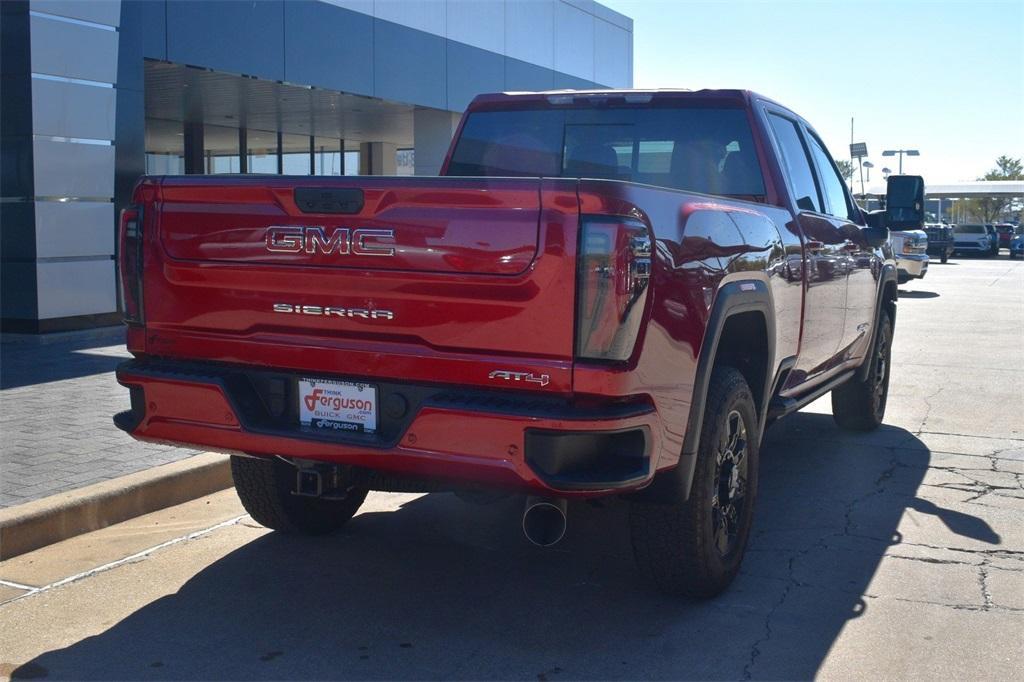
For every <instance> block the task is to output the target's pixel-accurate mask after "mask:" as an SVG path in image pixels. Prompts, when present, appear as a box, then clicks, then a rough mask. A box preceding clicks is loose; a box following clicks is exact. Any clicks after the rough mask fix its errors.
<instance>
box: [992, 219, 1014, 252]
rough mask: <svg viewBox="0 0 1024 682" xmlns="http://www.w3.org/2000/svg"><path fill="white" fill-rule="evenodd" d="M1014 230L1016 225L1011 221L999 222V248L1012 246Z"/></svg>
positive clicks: (997, 229)
mask: <svg viewBox="0 0 1024 682" xmlns="http://www.w3.org/2000/svg"><path fill="white" fill-rule="evenodd" d="M1013 232H1014V226H1013V225H1011V224H1010V223H998V224H997V225H996V234H998V235H999V248H1001V249H1008V248H1010V242H1011V241H1012V240H1013Z"/></svg>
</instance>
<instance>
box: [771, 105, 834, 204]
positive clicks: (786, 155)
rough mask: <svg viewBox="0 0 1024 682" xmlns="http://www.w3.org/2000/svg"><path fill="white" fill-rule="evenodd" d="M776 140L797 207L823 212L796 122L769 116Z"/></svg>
mask: <svg viewBox="0 0 1024 682" xmlns="http://www.w3.org/2000/svg"><path fill="white" fill-rule="evenodd" d="M768 120H769V121H771V125H772V130H773V131H775V140H776V141H777V142H778V143H779V148H780V151H781V152H782V162H783V164H785V167H786V177H787V179H788V180H789V189H790V191H791V192H792V193H793V197H794V198H795V199H796V202H797V206H799V207H800V208H802V209H805V210H811V211H818V212H819V213H820V212H821V202H820V200H819V199H818V189H817V186H816V185H815V184H814V174H813V173H811V162H810V160H809V159H808V158H807V150H805V149H804V144H803V142H801V139H800V129H799V128H797V125H796V123H795V122H794V121H790V120H789V119H788V118H783V117H782V116H778V115H776V114H769V115H768Z"/></svg>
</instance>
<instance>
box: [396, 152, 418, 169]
mask: <svg viewBox="0 0 1024 682" xmlns="http://www.w3.org/2000/svg"><path fill="white" fill-rule="evenodd" d="M395 174H396V175H416V151H415V150H414V149H399V150H398V151H396V152H395Z"/></svg>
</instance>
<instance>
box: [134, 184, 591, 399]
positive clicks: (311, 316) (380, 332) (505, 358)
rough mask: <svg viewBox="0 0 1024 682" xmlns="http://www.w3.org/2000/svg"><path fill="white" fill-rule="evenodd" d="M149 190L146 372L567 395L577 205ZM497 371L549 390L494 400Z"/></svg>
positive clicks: (410, 191)
mask: <svg viewBox="0 0 1024 682" xmlns="http://www.w3.org/2000/svg"><path fill="white" fill-rule="evenodd" d="M147 182H150V183H153V184H152V186H151V187H150V188H149V191H148V192H147V191H144V192H143V194H144V195H145V196H147V197H149V198H147V200H146V202H145V204H144V224H145V227H144V232H145V235H144V243H145V244H146V246H145V259H144V263H145V264H144V270H143V272H144V275H143V277H144V287H143V292H144V311H145V326H146V335H145V352H146V353H147V354H151V355H161V356H170V357H188V358H190V359H205V360H217V361H224V362H233V363H243V364H260V365H268V366H276V367H282V368H292V369H296V370H302V371H305V372H311V373H312V372H317V373H324V374H341V375H351V376H361V377H374V376H380V377H389V378H397V379H406V380H417V381H431V382H458V383H472V384H478V385H484V386H494V387H495V388H498V387H500V388H529V389H541V388H543V389H544V390H545V391H568V390H570V389H571V364H572V349H573V324H574V322H573V320H574V315H573V310H574V298H575V297H574V282H575V276H574V272H575V253H576V245H575V240H576V221H577V211H578V207H577V201H576V197H575V191H574V188H572V189H573V191H566V190H559V189H557V187H558V185H559V183H558V181H548V182H547V185H548V186H547V189H545V187H544V185H545V181H541V180H538V179H481V178H368V177H352V178H281V177H245V178H238V177H233V178H224V179H220V178H215V177H203V178H185V177H173V178H172V177H168V178H162V179H159V180H155V181H154V180H150V181H147ZM562 186H563V187H567V186H566V185H564V184H563V185H562ZM145 189H146V188H145V187H144V190H145ZM311 196H312V197H313V200H312V203H311V202H310V200H309V197H311ZM317 197H319V198H322V199H323V201H320V202H319V203H318V202H317ZM150 199H151V200H150ZM335 200H337V201H335ZM360 202H361V206H360ZM325 211H326V212H325ZM154 237H155V239H154ZM157 247H158V248H157ZM485 370H486V371H485ZM494 370H499V371H509V372H534V373H537V374H538V376H539V375H540V374H544V375H546V376H547V377H548V382H547V383H546V384H545V385H544V386H543V387H542V386H541V385H540V384H539V382H538V383H533V384H532V385H529V384H527V385H523V384H522V383H521V382H518V383H519V384H520V385H518V386H511V385H508V384H507V383H506V384H496V383H495V381H494V378H493V377H490V374H491V372H492V371H494Z"/></svg>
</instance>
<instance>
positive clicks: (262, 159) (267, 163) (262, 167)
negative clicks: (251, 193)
mask: <svg viewBox="0 0 1024 682" xmlns="http://www.w3.org/2000/svg"><path fill="white" fill-rule="evenodd" d="M245 143H246V147H247V149H246V155H247V156H248V161H249V172H250V173H269V174H272V175H276V174H277V133H276V132H274V131H271V130H253V129H251V128H250V129H249V130H248V131H246V133H245Z"/></svg>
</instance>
